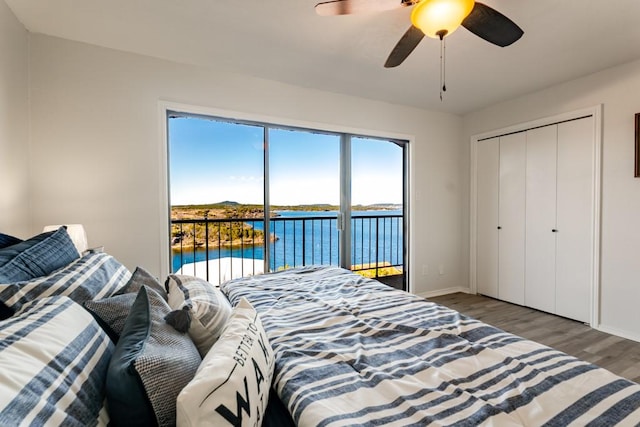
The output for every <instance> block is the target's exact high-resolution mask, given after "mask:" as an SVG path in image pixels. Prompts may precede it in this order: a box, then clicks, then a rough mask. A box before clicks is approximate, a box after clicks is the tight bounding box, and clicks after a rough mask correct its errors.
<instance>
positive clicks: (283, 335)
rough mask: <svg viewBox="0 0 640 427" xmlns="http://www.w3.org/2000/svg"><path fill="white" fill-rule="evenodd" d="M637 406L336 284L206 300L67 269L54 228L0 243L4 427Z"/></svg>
mask: <svg viewBox="0 0 640 427" xmlns="http://www.w3.org/2000/svg"><path fill="white" fill-rule="evenodd" d="M185 313H188V315H186V314H185ZM185 319H186V320H187V321H186V322H185ZM196 327H197V328H196ZM196 329H197V330H196ZM639 407H640V386H639V385H638V384H635V383H633V382H631V381H628V380H626V379H623V378H620V377H618V376H616V375H614V374H612V373H610V372H608V371H606V370H604V369H601V368H598V367H596V366H595V365H592V364H589V363H585V362H583V361H580V360H578V359H576V358H574V357H571V356H568V355H566V354H564V353H561V352H558V351H556V350H553V349H551V348H548V347H545V346H543V345H540V344H537V343H534V342H532V341H528V340H525V339H522V338H519V337H517V336H514V335H511V334H508V333H505V332H503V331H501V330H499V329H496V328H494V327H492V326H489V325H486V324H484V323H482V322H480V321H477V320H475V319H472V318H469V317H465V316H463V315H461V314H459V313H457V312H456V311H453V310H450V309H448V308H446V307H443V306H440V305H437V304H434V303H432V302H429V301H427V300H425V299H423V298H420V297H418V296H415V295H412V294H409V293H406V292H403V291H398V290H395V289H393V288H390V287H388V286H386V285H383V284H381V283H379V282H377V281H374V280H371V279H365V278H363V277H361V276H359V275H357V274H354V273H352V272H350V271H348V270H344V269H340V268H337V267H331V266H311V267H303V268H296V269H291V270H286V271H282V272H276V273H269V274H264V275H260V276H254V277H248V278H243V279H234V280H231V281H228V282H226V283H223V284H222V285H221V287H220V288H219V289H218V288H217V287H215V286H213V285H211V284H210V283H208V282H206V281H204V280H202V279H198V278H195V277H192V276H184V275H169V276H168V277H167V278H166V280H165V278H162V280H159V279H158V278H156V277H153V275H151V274H149V273H148V272H146V271H145V270H144V269H143V268H141V267H137V268H136V269H135V271H133V272H130V271H129V270H128V269H127V268H126V267H125V266H124V265H122V264H121V263H120V262H119V261H118V260H116V259H115V258H114V257H113V256H111V255H109V254H107V253H103V252H101V251H87V252H83V253H82V254H80V253H79V251H77V250H76V247H75V246H74V243H73V242H72V241H71V239H70V237H69V235H68V234H67V232H66V229H65V228H60V229H58V230H56V231H52V232H47V233H43V234H40V235H38V236H34V237H33V238H31V239H27V240H25V241H22V240H20V239H16V238H13V237H11V236H6V235H2V234H0V425H3V426H4V425H12V426H13V425H77V426H93V425H112V426H118V425H132V424H133V425H145V426H146V425H161V426H174V425H176V423H177V425H179V426H180V425H184V426H198V427H200V426H203V425H214V426H223V425H242V426H247V425H249V426H255V425H263V426H265V427H271V426H277V427H285V426H288V425H300V426H356V425H383V424H384V425H397V426H407V425H420V426H423V425H436V426H439V425H457V426H464V425H469V426H475V425H498V426H511V425H514V426H516V425H517V426H521V425H530V426H538V425H549V426H554V425H558V426H564V425H578V426H585V425H593V426H610V425H616V424H619V425H638V424H640V408H639Z"/></svg>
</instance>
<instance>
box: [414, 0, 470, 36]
mask: <svg viewBox="0 0 640 427" xmlns="http://www.w3.org/2000/svg"><path fill="white" fill-rule="evenodd" d="M474 5H475V0H422V1H421V2H419V3H418V4H417V5H416V6H414V8H413V11H412V12H411V23H412V24H413V25H414V26H416V27H418V28H419V29H420V30H421V31H422V32H423V33H424V34H425V35H426V36H428V37H432V38H434V39H440V40H442V38H443V37H444V36H447V35H449V34H451V33H453V32H454V31H455V30H456V29H457V28H458V27H459V26H460V24H462V21H463V20H464V19H465V18H466V17H467V16H468V15H469V14H470V13H471V11H472V10H473V6H474Z"/></svg>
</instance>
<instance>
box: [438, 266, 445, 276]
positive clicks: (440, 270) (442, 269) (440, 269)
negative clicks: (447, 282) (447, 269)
mask: <svg viewBox="0 0 640 427" xmlns="http://www.w3.org/2000/svg"><path fill="white" fill-rule="evenodd" d="M438 272H439V273H440V275H441V276H442V275H443V274H444V265H442V264H440V265H439V266H438Z"/></svg>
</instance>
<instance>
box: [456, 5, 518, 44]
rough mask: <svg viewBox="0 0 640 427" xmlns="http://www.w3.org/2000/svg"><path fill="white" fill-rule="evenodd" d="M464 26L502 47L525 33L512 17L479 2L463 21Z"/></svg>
mask: <svg viewBox="0 0 640 427" xmlns="http://www.w3.org/2000/svg"><path fill="white" fill-rule="evenodd" d="M462 26H463V27H465V28H466V29H467V30H469V31H471V32H472V33H473V34H475V35H476V36H478V37H480V38H482V39H485V40H486V41H488V42H489V43H493V44H495V45H498V46H500V47H505V46H509V45H510V44H512V43H514V42H516V41H517V40H518V39H519V38H520V37H522V35H523V34H524V31H522V29H521V28H520V27H518V26H517V25H516V24H515V23H514V22H513V21H512V20H511V19H509V18H507V17H506V16H504V15H503V14H501V13H500V12H498V11H497V10H495V9H492V8H490V7H489V6H487V5H485V4H482V3H478V2H476V4H475V6H474V7H473V10H472V11H471V13H470V14H469V16H467V17H466V18H465V19H464V21H462Z"/></svg>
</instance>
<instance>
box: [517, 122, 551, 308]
mask: <svg viewBox="0 0 640 427" xmlns="http://www.w3.org/2000/svg"><path fill="white" fill-rule="evenodd" d="M557 131H558V127H557V125H552V126H545V127H542V128H538V129H532V130H530V131H527V172H526V180H527V184H526V205H527V207H526V244H525V253H526V256H525V260H526V261H525V265H526V271H525V305H526V306H527V307H533V308H537V309H538V310H543V311H547V312H549V313H555V311H556V235H557V233H556V232H554V231H553V230H556V147H557V144H556V140H557Z"/></svg>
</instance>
